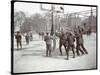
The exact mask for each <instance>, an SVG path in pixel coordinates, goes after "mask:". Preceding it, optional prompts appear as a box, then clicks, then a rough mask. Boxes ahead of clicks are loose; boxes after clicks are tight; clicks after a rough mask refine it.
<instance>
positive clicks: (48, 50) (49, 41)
mask: <svg viewBox="0 0 100 75" xmlns="http://www.w3.org/2000/svg"><path fill="white" fill-rule="evenodd" d="M44 41H45V42H46V56H51V45H52V37H51V36H50V35H49V33H46V36H45V37H44Z"/></svg>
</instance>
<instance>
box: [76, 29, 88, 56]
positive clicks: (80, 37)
mask: <svg viewBox="0 0 100 75" xmlns="http://www.w3.org/2000/svg"><path fill="white" fill-rule="evenodd" d="M76 42H77V46H76V52H77V55H78V56H79V55H80V54H79V51H80V52H81V53H82V54H84V52H85V53H86V54H88V52H87V50H86V49H85V47H84V44H83V43H84V40H83V35H82V31H81V30H79V32H78V33H77V34H76ZM81 48H82V49H83V50H81Z"/></svg>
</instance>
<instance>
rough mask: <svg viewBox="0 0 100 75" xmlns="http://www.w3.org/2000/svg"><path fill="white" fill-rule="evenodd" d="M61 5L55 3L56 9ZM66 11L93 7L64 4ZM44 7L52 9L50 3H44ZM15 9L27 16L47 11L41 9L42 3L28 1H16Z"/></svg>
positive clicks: (71, 11)
mask: <svg viewBox="0 0 100 75" xmlns="http://www.w3.org/2000/svg"><path fill="white" fill-rule="evenodd" d="M59 6H62V5H55V10H59ZM63 7H64V12H65V14H67V13H73V12H79V11H85V10H91V7H84V6H70V5H64V6H63ZM43 8H45V9H50V8H51V5H50V4H46V5H44V4H43ZM92 8H93V9H96V8H95V7H92ZM14 9H15V11H23V12H25V14H26V15H27V16H30V15H32V14H35V13H41V14H43V13H45V12H47V11H42V10H41V9H40V3H26V2H15V4H14Z"/></svg>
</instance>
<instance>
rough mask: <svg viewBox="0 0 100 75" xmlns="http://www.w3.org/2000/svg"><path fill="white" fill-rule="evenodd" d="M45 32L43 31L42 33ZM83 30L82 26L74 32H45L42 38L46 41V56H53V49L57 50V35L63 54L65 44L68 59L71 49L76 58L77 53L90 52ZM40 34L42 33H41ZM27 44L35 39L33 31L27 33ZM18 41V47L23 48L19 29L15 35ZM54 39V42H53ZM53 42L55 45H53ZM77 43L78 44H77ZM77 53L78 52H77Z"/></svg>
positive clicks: (60, 50) (78, 54) (60, 51)
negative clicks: (51, 33) (86, 46)
mask: <svg viewBox="0 0 100 75" xmlns="http://www.w3.org/2000/svg"><path fill="white" fill-rule="evenodd" d="M42 34H43V33H42ZM42 34H41V35H42ZM83 34H84V32H83V30H81V29H80V28H78V29H77V31H74V32H71V31H70V32H69V31H67V32H64V31H62V32H60V33H55V34H53V35H50V33H48V32H46V35H44V34H43V36H42V40H43V39H44V41H45V42H46V56H52V53H51V52H52V50H56V43H57V42H56V39H57V38H56V37H58V38H59V53H60V55H61V56H62V55H63V53H62V52H63V51H62V46H64V50H65V52H66V56H67V60H68V59H69V51H70V50H71V51H72V53H73V58H75V55H76V54H77V56H80V53H81V54H82V55H84V54H88V51H87V50H86V48H85V47H84V39H83ZM39 35H40V34H39ZM24 36H25V40H26V44H27V45H28V44H29V41H32V40H33V36H32V33H30V34H29V33H26V34H25V35H24ZM15 39H16V43H17V49H18V48H19V47H20V48H22V36H21V33H20V32H19V31H18V32H17V34H16V35H15ZM52 40H53V42H52ZM52 43H53V47H52ZM75 43H76V45H75ZM75 53H76V54H75Z"/></svg>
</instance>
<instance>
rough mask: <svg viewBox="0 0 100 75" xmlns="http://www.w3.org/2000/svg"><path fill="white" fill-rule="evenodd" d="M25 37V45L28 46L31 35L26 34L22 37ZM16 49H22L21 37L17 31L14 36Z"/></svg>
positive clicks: (31, 38)
mask: <svg viewBox="0 0 100 75" xmlns="http://www.w3.org/2000/svg"><path fill="white" fill-rule="evenodd" d="M23 36H24V37H25V41H26V44H27V45H28V44H29V42H30V41H32V40H33V36H32V33H26V34H24V35H23ZM15 39H16V44H17V49H19V48H21V49H22V35H21V33H20V32H19V31H17V34H16V35H15Z"/></svg>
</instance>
